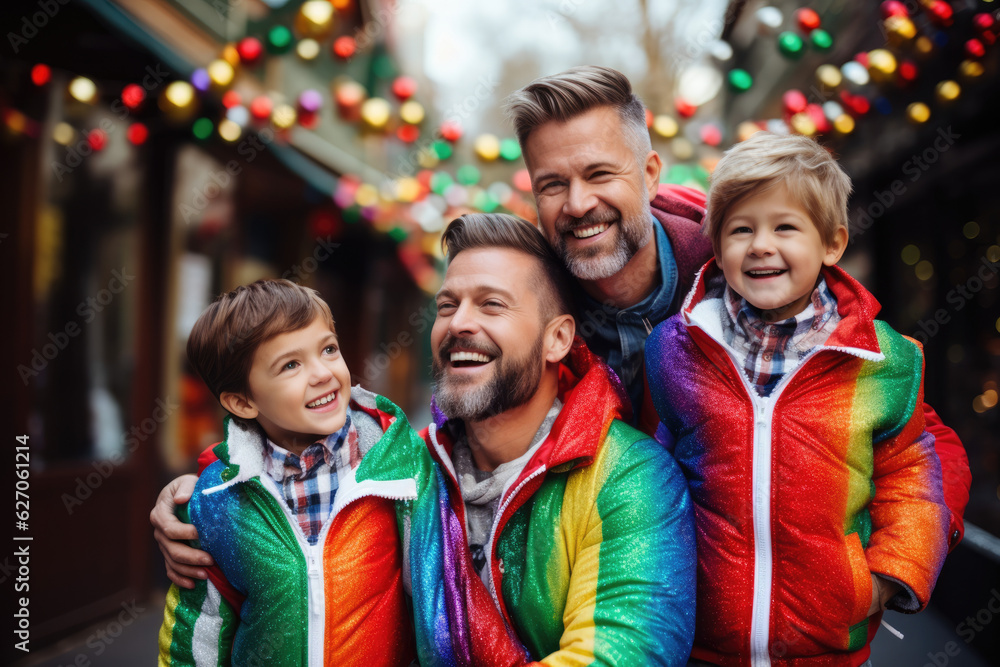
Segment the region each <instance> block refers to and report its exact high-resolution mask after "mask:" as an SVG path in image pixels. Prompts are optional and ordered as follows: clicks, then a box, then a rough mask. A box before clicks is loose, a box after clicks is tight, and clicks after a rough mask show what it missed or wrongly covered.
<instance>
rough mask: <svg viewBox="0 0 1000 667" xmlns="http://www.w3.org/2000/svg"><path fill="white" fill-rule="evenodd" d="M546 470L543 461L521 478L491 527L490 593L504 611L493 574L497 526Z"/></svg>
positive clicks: (489, 550) (499, 509) (487, 558)
mask: <svg viewBox="0 0 1000 667" xmlns="http://www.w3.org/2000/svg"><path fill="white" fill-rule="evenodd" d="M545 470H546V466H545V464H544V463H543V464H542V465H541V466H539V467H538V468H536V469H535V470H533V471H532V472H531V474H530V475H528V476H527V477H525V478H524V479H522V480H521V483H520V484H518V485H517V486H516V487H514V490H513V491H511V492H510V495H508V496H507V498H506V500H504V501H503V502H502V503H501V504H500V507H499V508H498V509H497V513H496V516H494V517H493V527H492V528H490V539H489V540H487V541H486V549H485V550H486V567H487V571H488V572H489V573H490V594H491V595H492V596H493V603H494V604H495V605H496V606H497V609H500V610H501V611H503V610H502V609H501V607H500V595H499V594H498V592H497V581H496V577H494V576H493V542H494V539H495V538H496V532H497V526H499V525H500V519H501V518H502V517H503V514H504V512H506V511H507V507H509V506H510V504H511V502H513V500H514V498H516V497H517V494H518V492H520V491H521V489H523V488H524V486H525V484H527V483H528V482H530V481H531V480H533V479H534V478H536V477H538V476H539V475H541V474H542V473H544V472H545Z"/></svg>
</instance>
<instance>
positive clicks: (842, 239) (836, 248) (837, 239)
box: [823, 227, 848, 266]
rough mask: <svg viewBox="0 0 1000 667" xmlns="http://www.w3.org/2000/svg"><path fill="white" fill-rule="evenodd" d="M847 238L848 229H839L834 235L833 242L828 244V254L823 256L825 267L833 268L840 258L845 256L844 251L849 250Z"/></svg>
mask: <svg viewBox="0 0 1000 667" xmlns="http://www.w3.org/2000/svg"><path fill="white" fill-rule="evenodd" d="M847 238H848V232H847V227H837V231H835V232H834V233H833V241H832V242H830V243H828V244H826V254H825V255H824V256H823V264H824V265H826V266H833V265H834V264H836V263H837V262H839V261H840V258H841V257H843V256H844V251H845V250H847Z"/></svg>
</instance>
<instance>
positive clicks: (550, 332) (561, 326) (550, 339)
mask: <svg viewBox="0 0 1000 667" xmlns="http://www.w3.org/2000/svg"><path fill="white" fill-rule="evenodd" d="M575 336H576V320H574V319H573V316H572V315H569V314H566V315H559V316H557V317H554V318H552V320H551V321H549V323H548V324H547V325H546V327H545V338H544V344H545V348H544V349H545V361H547V362H550V363H553V364H558V363H559V362H560V361H562V360H563V359H565V358H566V355H567V354H569V350H570V348H571V347H573V338H574V337H575Z"/></svg>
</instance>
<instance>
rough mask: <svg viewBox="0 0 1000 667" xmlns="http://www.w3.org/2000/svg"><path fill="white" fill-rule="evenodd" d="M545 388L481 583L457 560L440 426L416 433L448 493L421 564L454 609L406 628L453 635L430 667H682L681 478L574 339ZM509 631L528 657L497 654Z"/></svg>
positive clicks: (690, 574) (688, 572)
mask: <svg viewBox="0 0 1000 667" xmlns="http://www.w3.org/2000/svg"><path fill="white" fill-rule="evenodd" d="M559 396H560V398H561V400H562V401H563V403H564V407H563V409H562V411H561V412H560V414H559V416H558V417H557V419H556V421H555V422H554V423H553V425H552V430H551V431H550V434H549V436H548V438H546V440H545V441H544V442H543V444H542V445H541V447H540V449H539V450H538V451H537V452H536V454H535V455H534V456H533V458H532V459H531V460H530V461H529V462H528V464H527V465H526V466H525V468H524V470H523V471H522V472H521V474H520V475H519V476H518V477H517V478H516V479H515V480H513V481H512V482H511V483H510V486H509V487H508V488H507V489H506V490H505V491H504V494H503V496H502V499H501V501H500V506H499V509H498V513H497V517H496V520H495V523H494V527H493V531H492V537H491V538H490V540H489V542H488V543H487V547H486V553H487V567H488V568H489V572H490V585H489V586H488V587H487V586H484V585H483V583H482V580H481V579H480V578H479V576H477V574H476V572H475V570H474V569H473V567H472V564H471V556H470V554H469V548H468V545H467V544H466V536H465V529H464V526H465V510H464V505H463V503H462V497H461V494H460V492H459V489H458V484H457V481H456V477H455V470H454V467H453V466H452V462H451V448H452V442H451V440H450V439H449V437H448V435H447V432H448V429H447V428H442V427H441V424H438V423H435V424H431V426H430V427H428V429H427V430H426V431H425V432H424V437H425V439H426V440H427V443H428V447H429V448H430V450H431V452H432V455H433V456H434V457H435V459H436V460H437V461H438V463H439V464H440V470H441V474H442V475H443V477H444V478H445V480H444V487H445V489H446V490H447V491H448V494H447V497H445V496H442V498H443V499H445V500H447V502H448V505H447V506H446V507H443V511H445V514H444V516H445V519H444V521H443V526H444V531H445V532H444V534H443V536H442V537H443V541H442V545H443V549H442V551H441V553H434V554H429V555H431V556H432V557H431V558H429V559H427V561H426V562H427V563H428V565H429V566H430V565H434V564H435V563H437V562H438V559H440V562H443V563H445V564H446V565H445V568H444V570H445V576H444V579H445V580H446V581H454V582H459V583H458V585H459V586H460V587H461V590H457V591H449V595H452V596H454V594H459V596H460V597H462V598H463V599H464V600H463V602H462V603H461V604H462V605H464V606H461V607H459V605H456V609H458V608H461V609H463V610H464V612H456V613H449V614H448V615H447V616H446V617H444V616H441V615H438V616H437V617H436V619H437V621H438V622H439V623H441V624H442V627H440V629H439V631H438V632H421V631H420V629H419V628H418V642H419V641H420V640H419V636H421V635H423V636H436V637H440V638H442V640H443V638H446V637H447V636H448V635H449V634H450V635H451V636H452V637H453V638H455V637H458V638H462V639H460V640H456V639H452V644H451V645H452V649H453V651H452V655H453V656H454V662H448V663H444V662H441V663H434V664H458V665H481V666H484V667H493V666H495V665H501V664H502V665H515V664H523V663H524V661H525V659H526V658H530V659H532V660H537V661H540V662H541V663H544V664H546V665H553V666H554V665H684V664H686V663H687V659H688V654H689V652H690V649H691V642H692V637H693V633H694V594H695V591H694V583H695V561H696V554H695V538H694V524H693V516H692V512H691V501H690V498H689V495H688V490H687V484H686V483H685V480H684V476H683V474H682V472H681V470H680V469H679V467H678V466H677V463H676V462H675V461H674V459H673V457H672V456H671V455H670V454H669V453H668V452H667V451H666V450H664V448H663V447H662V446H661V445H659V444H658V443H656V442H655V441H654V440H652V439H650V438H649V437H648V436H646V435H644V434H643V433H641V432H639V431H637V430H635V429H633V428H632V427H631V426H629V425H627V424H626V423H625V422H624V421H621V420H620V419H621V417H622V416H623V412H624V411H627V410H628V408H627V407H626V405H627V403H626V401H627V399H626V398H625V393H624V390H623V389H622V387H621V385H620V383H618V380H617V378H616V377H615V376H614V375H613V373H611V372H610V371H609V369H608V368H607V366H605V365H604V363H603V362H602V361H601V360H600V359H599V358H598V357H597V356H596V355H594V354H593V353H591V352H590V351H589V350H588V349H587V347H586V345H585V344H584V343H583V341H582V340H581V339H579V338H578V339H577V340H576V341H575V343H574V346H573V348H572V350H571V352H570V354H569V356H568V357H567V359H566V360H565V361H564V363H563V364H562V365H561V368H560V378H559ZM626 418H627V415H626ZM414 571H415V572H416V571H417V567H416V565H414ZM416 588H417V587H416V585H414V589H415V590H416ZM449 599H450V598H449ZM418 604H420V600H419V599H418V597H417V596H416V595H415V596H414V605H415V606H417V605H418ZM497 610H499V614H498V613H497ZM416 615H417V616H418V617H422V618H426V619H435V615H434V614H432V613H427V612H420V611H419V610H418V611H417V614H416ZM501 619H502V620H501ZM444 623H447V624H448V627H443V624H444ZM510 630H513V631H514V632H516V634H517V637H519V639H520V642H521V643H523V646H524V648H525V649H527V652H528V653H529V654H530V655H529V656H525V655H524V653H523V651H522V652H521V653H520V655H518V653H519V652H518V651H517V650H514V649H506V650H501V649H502V648H503V645H504V642H505V641H506V636H507V633H509V631H510ZM484 640H490V641H492V646H491V647H490V648H489V649H488V650H484V649H483V648H482V647H480V646H479V643H480V642H482V641H484ZM435 652H436V653H437V654H438V655H443V654H445V653H446V651H445V650H437V651H435ZM422 655H423V654H422ZM421 664H422V665H423V664H424V660H423V657H421Z"/></svg>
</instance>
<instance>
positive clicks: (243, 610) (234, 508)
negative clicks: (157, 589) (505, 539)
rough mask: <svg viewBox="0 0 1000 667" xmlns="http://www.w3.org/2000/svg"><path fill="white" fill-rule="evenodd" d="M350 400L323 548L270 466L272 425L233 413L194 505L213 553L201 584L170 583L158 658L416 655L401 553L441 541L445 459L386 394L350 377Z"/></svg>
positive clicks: (376, 660) (182, 661)
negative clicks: (438, 460) (345, 449)
mask: <svg viewBox="0 0 1000 667" xmlns="http://www.w3.org/2000/svg"><path fill="white" fill-rule="evenodd" d="M351 410H352V421H353V422H354V423H355V425H356V426H357V427H358V430H359V436H360V437H359V439H358V440H359V442H358V445H357V451H356V452H351V468H352V473H353V474H352V475H350V476H348V477H346V478H341V481H340V484H339V488H338V490H337V495H336V498H335V501H334V507H333V512H332V514H331V517H330V518H329V519H328V520H327V521H326V523H325V524H324V526H323V529H322V532H321V533H320V539H319V543H318V544H316V545H315V546H310V545H309V543H308V541H307V540H306V538H305V536H304V535H303V534H302V531H301V529H300V528H299V526H298V523H297V522H296V521H295V520H294V519H293V518H292V516H291V513H290V512H289V510H288V507H287V505H286V504H285V501H284V499H283V496H282V494H281V490H280V489H279V487H278V485H277V484H276V483H274V481H273V480H272V479H271V478H270V477H269V476H268V475H267V474H266V473H264V462H263V452H264V447H263V445H264V443H263V435H262V434H261V433H260V431H259V430H256V429H249V428H245V427H241V426H240V425H239V423H238V422H237V421H236V420H232V419H227V421H226V440H225V441H223V442H222V443H220V444H219V445H217V446H216V447H215V448H214V450H212V451H213V452H214V454H215V456H216V457H217V460H216V461H215V462H213V463H211V465H209V466H208V467H207V468H205V469H204V470H203V472H202V473H201V476H200V477H199V479H198V483H197V485H196V487H195V492H194V494H193V495H192V497H191V501H190V503H189V504H188V509H189V513H190V517H191V522H192V523H193V524H194V525H195V526H196V527H197V528H198V534H199V536H200V540H201V547H202V548H204V549H205V550H207V551H208V552H209V553H210V554H211V555H212V557H213V558H214V559H215V562H216V564H217V565H216V566H215V567H213V568H210V572H209V576H210V578H209V580H208V581H198V582H197V585H196V587H195V589H194V590H188V589H183V588H179V587H177V586H171V588H170V591H169V593H168V595H167V605H166V610H165V613H164V622H163V626H162V627H161V629H160V639H159V644H160V660H159V664H160V665H198V666H201V665H229V664H234V665H268V666H269V667H270V666H273V665H310V666H319V665H329V666H332V665H338V666H342V665H359V666H361V665H364V666H366V667H368V666H371V665H386V666H389V665H408V664H410V662H411V660H412V659H413V658H414V657H415V646H416V643H415V638H414V633H413V627H414V626H413V622H412V618H411V608H410V604H409V601H408V600H407V597H406V592H405V590H404V580H403V565H404V563H405V562H407V561H409V560H411V559H413V558H414V557H416V558H422V557H423V555H424V554H423V553H422V550H423V548H424V547H425V546H426V544H427V543H428V542H430V541H437V540H439V535H440V528H439V525H440V524H439V520H438V519H437V511H436V510H437V506H436V504H435V503H434V502H433V499H434V498H436V493H437V491H436V488H435V487H436V485H437V484H438V481H437V479H436V477H435V476H434V473H433V469H434V468H435V467H436V466H434V464H433V463H432V461H431V459H430V457H429V455H428V453H427V448H426V446H425V445H424V443H423V441H422V440H421V439H420V437H419V436H418V435H417V433H416V432H415V431H414V430H413V429H412V428H410V426H409V424H408V422H407V420H406V417H405V415H404V414H403V412H402V411H401V410H400V409H399V408H398V407H396V406H395V405H394V404H393V403H391V402H390V401H389V400H388V399H386V398H383V397H382V396H378V395H376V394H372V393H371V392H368V391H365V390H363V389H361V388H360V387H354V388H353V389H352V390H351ZM366 418H367V423H368V424H369V426H368V427H367V428H363V423H364V422H365V420H366ZM423 497H427V498H429V499H430V500H431V502H428V503H422V501H421V500H420V499H421V498H423ZM397 501H398V502H397ZM411 528H412V533H413V539H410V536H409V535H407V539H406V540H405V544H406V545H407V546H406V547H405V549H408V550H404V547H403V546H402V545H403V544H404V539H403V533H404V530H405V531H406V532H407V533H409V532H410V531H411ZM423 531H426V532H423ZM422 595H423V597H432V596H433V594H432V593H431V592H423V593H422ZM436 611H437V610H432V612H436Z"/></svg>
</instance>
